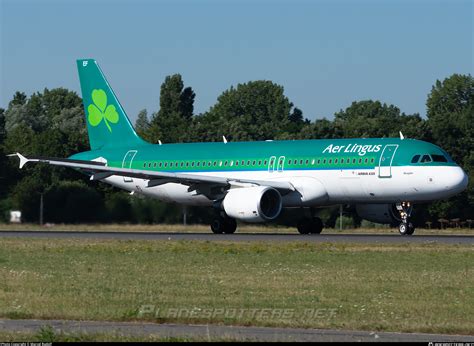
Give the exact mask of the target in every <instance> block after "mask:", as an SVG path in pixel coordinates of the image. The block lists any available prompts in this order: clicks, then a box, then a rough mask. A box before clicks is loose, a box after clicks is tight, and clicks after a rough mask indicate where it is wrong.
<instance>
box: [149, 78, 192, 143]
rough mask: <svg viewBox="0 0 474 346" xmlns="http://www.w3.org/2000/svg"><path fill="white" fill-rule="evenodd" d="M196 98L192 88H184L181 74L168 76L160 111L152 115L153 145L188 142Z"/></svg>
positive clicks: (162, 90) (162, 94)
mask: <svg viewBox="0 0 474 346" xmlns="http://www.w3.org/2000/svg"><path fill="white" fill-rule="evenodd" d="M195 96H196V94H195V93H194V91H193V90H192V88H191V87H187V88H184V83H183V80H182V78H181V75H180V74H174V75H172V76H167V77H166V78H165V81H164V82H163V84H162V85H161V90H160V110H159V111H158V113H154V114H153V115H152V119H151V121H150V131H149V133H150V135H149V136H148V138H149V139H150V140H151V141H152V142H153V143H157V142H158V140H161V141H163V142H166V143H174V142H180V141H183V140H187V139H188V137H189V133H188V127H189V126H190V125H191V118H192V115H193V110H194V98H195Z"/></svg>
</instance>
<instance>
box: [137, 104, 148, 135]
mask: <svg viewBox="0 0 474 346" xmlns="http://www.w3.org/2000/svg"><path fill="white" fill-rule="evenodd" d="M135 131H136V132H137V134H138V135H139V136H140V137H142V138H143V139H147V138H148V135H149V131H150V122H149V121H148V115H147V111H146V109H142V110H141V111H140V112H139V113H138V117H137V121H135Z"/></svg>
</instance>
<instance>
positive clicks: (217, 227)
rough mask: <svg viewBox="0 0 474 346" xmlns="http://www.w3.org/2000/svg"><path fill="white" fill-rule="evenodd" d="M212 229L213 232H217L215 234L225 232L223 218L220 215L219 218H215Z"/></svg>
mask: <svg viewBox="0 0 474 346" xmlns="http://www.w3.org/2000/svg"><path fill="white" fill-rule="evenodd" d="M211 231H212V233H215V234H222V233H224V231H223V223H222V218H220V217H218V218H215V219H214V220H212V223H211Z"/></svg>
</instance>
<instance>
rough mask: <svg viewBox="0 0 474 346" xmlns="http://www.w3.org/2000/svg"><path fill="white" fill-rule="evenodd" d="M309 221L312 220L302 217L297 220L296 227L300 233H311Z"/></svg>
mask: <svg viewBox="0 0 474 346" xmlns="http://www.w3.org/2000/svg"><path fill="white" fill-rule="evenodd" d="M311 223H312V222H311V220H310V219H308V218H303V219H301V220H300V221H298V224H297V225H296V228H297V229H298V232H300V234H309V233H311Z"/></svg>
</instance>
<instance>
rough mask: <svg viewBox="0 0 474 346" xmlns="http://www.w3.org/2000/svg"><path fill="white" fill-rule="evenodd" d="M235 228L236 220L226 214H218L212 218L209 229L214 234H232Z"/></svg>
mask: <svg viewBox="0 0 474 346" xmlns="http://www.w3.org/2000/svg"><path fill="white" fill-rule="evenodd" d="M236 229H237V222H236V221H235V219H231V218H230V217H227V216H222V215H218V216H216V217H215V218H214V220H212V223H211V230H212V232H213V233H216V234H222V233H226V234H232V233H234V232H235V230H236Z"/></svg>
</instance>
